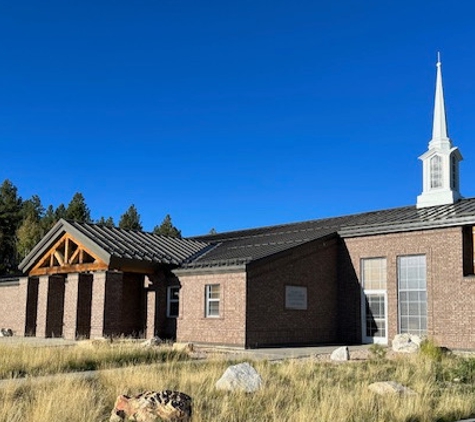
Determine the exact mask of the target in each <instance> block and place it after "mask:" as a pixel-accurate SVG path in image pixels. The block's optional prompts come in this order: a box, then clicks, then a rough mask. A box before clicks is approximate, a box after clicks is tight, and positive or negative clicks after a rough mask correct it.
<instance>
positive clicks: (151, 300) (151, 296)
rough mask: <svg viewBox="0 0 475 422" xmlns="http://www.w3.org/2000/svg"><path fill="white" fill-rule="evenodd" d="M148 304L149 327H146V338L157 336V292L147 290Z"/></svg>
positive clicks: (146, 308) (147, 319)
mask: <svg viewBox="0 0 475 422" xmlns="http://www.w3.org/2000/svg"><path fill="white" fill-rule="evenodd" d="M146 300H147V303H146V307H145V310H146V312H147V318H146V321H147V326H146V327H145V338H152V337H154V336H155V314H156V304H157V292H156V291H155V290H147V298H146Z"/></svg>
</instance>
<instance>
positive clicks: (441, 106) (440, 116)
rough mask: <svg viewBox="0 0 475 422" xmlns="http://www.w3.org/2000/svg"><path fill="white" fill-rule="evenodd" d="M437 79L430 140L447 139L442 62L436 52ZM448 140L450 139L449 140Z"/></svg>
mask: <svg viewBox="0 0 475 422" xmlns="http://www.w3.org/2000/svg"><path fill="white" fill-rule="evenodd" d="M436 66H437V80H436V85H435V104H434V122H433V126H432V141H440V140H444V141H447V140H448V138H449V136H448V133H447V119H446V116H445V103H444V89H443V87H442V69H441V68H442V63H441V62H440V53H437V65H436ZM449 142H450V141H449Z"/></svg>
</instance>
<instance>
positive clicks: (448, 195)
mask: <svg viewBox="0 0 475 422" xmlns="http://www.w3.org/2000/svg"><path fill="white" fill-rule="evenodd" d="M441 67H442V64H441V62H440V53H437V78H436V82H435V103H434V121H433V123H432V139H431V140H430V142H429V149H428V150H427V151H426V152H425V153H424V154H422V155H421V156H420V157H419V159H420V160H422V167H423V169H422V176H423V177H422V178H423V181H422V182H423V183H422V193H421V194H420V195H419V196H418V197H417V208H423V207H430V206H435V205H446V204H453V203H455V202H457V201H458V200H460V199H461V198H462V196H461V195H460V192H459V162H460V161H462V159H463V158H462V155H461V154H460V151H459V149H458V148H457V147H454V146H453V145H452V141H451V140H450V138H449V135H448V133H447V119H446V115H445V102H444V90H443V87H442V69H441Z"/></svg>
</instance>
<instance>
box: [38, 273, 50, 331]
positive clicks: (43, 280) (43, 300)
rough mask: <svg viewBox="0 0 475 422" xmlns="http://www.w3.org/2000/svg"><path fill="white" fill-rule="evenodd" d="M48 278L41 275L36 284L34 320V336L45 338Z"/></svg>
mask: <svg viewBox="0 0 475 422" xmlns="http://www.w3.org/2000/svg"><path fill="white" fill-rule="evenodd" d="M48 290H49V276H48V275H42V276H41V277H40V278H39V283H38V311H37V318H36V336H37V337H43V338H44V337H46V320H47V317H48Z"/></svg>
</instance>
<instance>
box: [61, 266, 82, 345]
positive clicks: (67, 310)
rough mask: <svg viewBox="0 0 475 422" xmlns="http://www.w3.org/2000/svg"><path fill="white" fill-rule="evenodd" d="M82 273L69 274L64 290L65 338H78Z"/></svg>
mask: <svg viewBox="0 0 475 422" xmlns="http://www.w3.org/2000/svg"><path fill="white" fill-rule="evenodd" d="M79 279H80V274H78V273H72V274H68V278H67V279H66V284H65V291H64V328H63V335H64V338H65V339H68V340H76V336H77V319H78V318H77V317H78V290H79Z"/></svg>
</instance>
